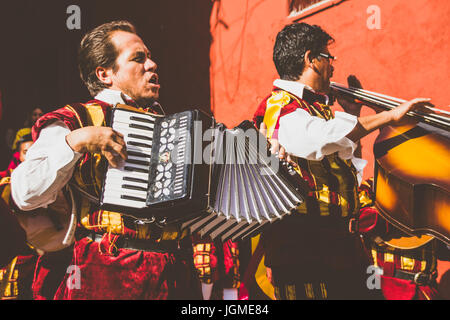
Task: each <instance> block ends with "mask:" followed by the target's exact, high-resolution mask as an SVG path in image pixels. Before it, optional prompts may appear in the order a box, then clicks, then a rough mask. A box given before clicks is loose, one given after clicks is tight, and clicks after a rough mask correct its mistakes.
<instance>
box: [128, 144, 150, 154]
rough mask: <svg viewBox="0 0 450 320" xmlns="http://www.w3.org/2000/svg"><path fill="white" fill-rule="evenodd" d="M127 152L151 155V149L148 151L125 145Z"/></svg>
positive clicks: (147, 149)
mask: <svg viewBox="0 0 450 320" xmlns="http://www.w3.org/2000/svg"><path fill="white" fill-rule="evenodd" d="M127 151H135V152H140V153H144V154H148V155H151V154H152V149H150V148H143V147H138V146H133V145H127Z"/></svg>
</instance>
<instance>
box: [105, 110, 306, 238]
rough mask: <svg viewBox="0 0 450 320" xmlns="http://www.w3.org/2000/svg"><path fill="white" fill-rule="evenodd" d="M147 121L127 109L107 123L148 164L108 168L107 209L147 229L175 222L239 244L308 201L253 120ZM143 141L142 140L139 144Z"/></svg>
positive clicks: (194, 116) (196, 116) (195, 116)
mask: <svg viewBox="0 0 450 320" xmlns="http://www.w3.org/2000/svg"><path fill="white" fill-rule="evenodd" d="M127 113H129V116H128V115H127ZM139 113H140V114H141V115H140V116H139ZM115 114H117V115H119V114H120V115H121V117H120V118H119V117H118V116H115ZM136 114H138V116H136ZM145 116H147V117H150V116H154V115H151V114H148V113H147V114H146V113H144V112H142V111H140V110H137V109H132V108H130V107H125V106H118V107H116V108H115V109H114V110H113V117H112V120H111V124H110V125H111V126H112V127H113V128H115V130H118V131H119V132H121V133H122V134H123V135H124V137H125V141H126V143H127V144H131V149H132V150H134V149H133V148H135V149H136V148H140V149H138V150H137V151H139V153H135V155H138V156H140V157H143V158H148V160H146V161H145V162H142V161H141V160H139V161H136V159H133V158H131V163H125V165H124V168H119V169H113V168H108V170H107V171H106V173H105V180H104V184H103V195H102V198H101V206H102V208H105V209H114V210H120V211H119V212H124V214H128V215H131V216H133V217H135V218H136V219H139V220H140V221H141V222H142V223H157V224H158V225H160V226H164V225H166V224H172V223H177V224H180V225H181V228H183V229H185V228H189V229H190V231H191V232H198V233H200V235H201V236H210V237H212V238H213V239H216V238H218V239H221V240H222V241H226V240H228V239H232V240H233V241H237V240H241V239H245V238H247V237H250V236H253V235H255V234H257V233H259V232H261V230H262V228H263V227H265V226H267V225H270V224H271V223H274V222H276V221H279V220H280V219H282V218H283V217H284V216H285V215H289V214H290V213H291V212H293V211H295V209H296V208H297V207H298V206H299V205H300V204H301V203H302V202H303V199H304V198H303V196H302V194H304V192H305V185H304V181H303V180H302V179H301V178H300V177H299V176H298V174H297V173H296V172H295V171H294V170H293V169H292V168H291V167H290V166H289V165H288V164H286V163H285V162H283V161H280V159H278V158H277V157H276V156H274V155H271V154H270V152H268V143H267V140H266V138H265V137H264V136H262V135H261V134H260V133H259V132H258V131H257V130H256V128H255V127H254V125H253V124H252V123H251V122H250V121H244V122H243V123H241V124H240V125H239V126H237V127H236V128H234V129H226V128H225V126H224V125H223V124H217V123H216V122H215V121H214V119H213V118H211V117H209V116H207V115H205V114H204V113H202V112H200V111H198V110H192V111H185V112H182V113H179V114H174V115H170V116H164V117H153V118H154V119H153V118H149V119H150V120H151V123H150V122H149V123H148V124H147V125H145V126H143V125H142V121H143V119H144V118H145ZM115 119H116V121H121V124H120V126H119V125H118V124H115V123H114V120H115ZM136 119H137V120H138V121H141V123H139V122H138V124H136V123H134V121H135V120H136ZM168 125H169V127H168ZM128 127H129V129H128ZM118 128H119V129H118ZM168 128H169V130H168ZM136 130H140V131H139V132H136ZM147 131H148V132H147ZM144 136H145V137H147V138H146V141H145V142H142V141H137V140H136V138H141V137H142V138H144ZM142 143H144V144H142ZM135 151H136V150H135ZM144 153H145V154H144ZM113 172H114V179H111V178H109V177H110V176H111V174H112V173H113ZM135 176H136V177H135ZM110 181H112V182H110ZM135 181H136V182H135ZM111 183H114V186H112V185H110V184H111ZM137 183H139V185H137ZM130 184H131V185H130ZM134 184H136V185H134ZM110 190H113V191H114V192H113V193H112V192H111V191H110ZM106 195H110V196H106ZM111 195H112V196H111Z"/></svg>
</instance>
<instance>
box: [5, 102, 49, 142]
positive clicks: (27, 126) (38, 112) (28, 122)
mask: <svg viewBox="0 0 450 320" xmlns="http://www.w3.org/2000/svg"><path fill="white" fill-rule="evenodd" d="M43 115H44V112H43V111H42V109H41V108H39V107H37V108H34V109H33V110H31V112H30V113H29V114H28V116H27V118H26V119H25V122H24V124H23V127H22V128H20V129H19V130H18V131H17V132H16V134H15V136H14V140H13V142H12V144H11V149H12V150H13V151H14V150H16V149H17V143H18V141H19V140H20V139H21V138H22V137H23V136H25V135H27V134H31V128H32V127H33V125H34V124H35V123H36V121H37V119H39V118H40V117H41V116H43Z"/></svg>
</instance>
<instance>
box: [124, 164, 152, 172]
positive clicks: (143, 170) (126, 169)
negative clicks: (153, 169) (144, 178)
mask: <svg viewBox="0 0 450 320" xmlns="http://www.w3.org/2000/svg"><path fill="white" fill-rule="evenodd" d="M123 169H124V170H125V171H136V172H142V173H147V174H148V173H149V171H148V170H146V169H142V168H136V167H128V166H125V167H124V168H123Z"/></svg>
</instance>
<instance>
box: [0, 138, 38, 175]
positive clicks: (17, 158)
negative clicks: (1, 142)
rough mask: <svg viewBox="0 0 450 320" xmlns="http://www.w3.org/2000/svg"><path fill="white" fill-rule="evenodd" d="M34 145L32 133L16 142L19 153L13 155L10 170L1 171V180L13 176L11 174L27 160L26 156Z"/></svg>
mask: <svg viewBox="0 0 450 320" xmlns="http://www.w3.org/2000/svg"><path fill="white" fill-rule="evenodd" d="M32 144H33V139H32V138H31V133H29V134H26V135H24V136H22V137H21V138H20V139H19V140H18V141H17V142H16V149H17V151H16V152H14V154H13V155H12V159H11V160H10V162H9V165H8V168H7V169H6V170H4V171H0V178H4V177H7V176H10V175H11V172H12V171H13V170H14V169H15V168H16V167H17V166H18V165H19V164H20V163H21V162H23V161H24V160H25V155H26V154H27V151H28V149H29V148H30V147H31V145H32Z"/></svg>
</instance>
